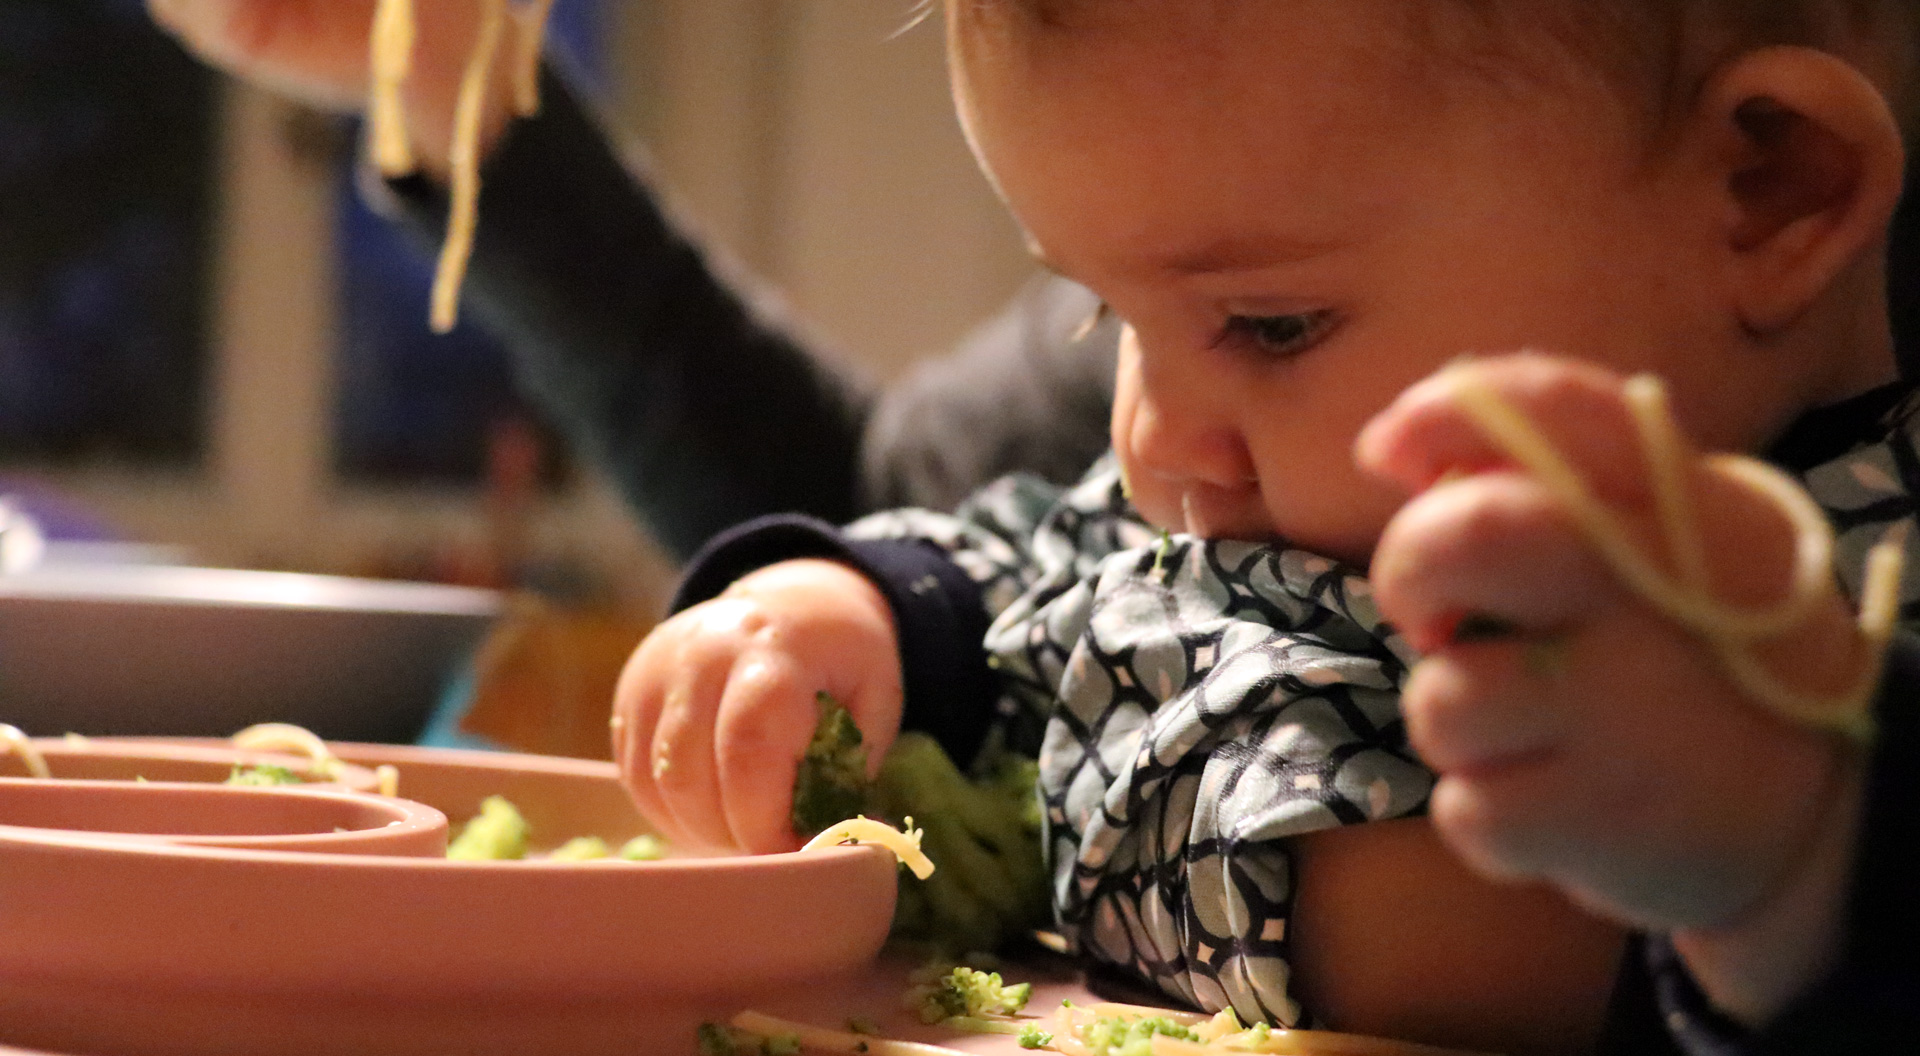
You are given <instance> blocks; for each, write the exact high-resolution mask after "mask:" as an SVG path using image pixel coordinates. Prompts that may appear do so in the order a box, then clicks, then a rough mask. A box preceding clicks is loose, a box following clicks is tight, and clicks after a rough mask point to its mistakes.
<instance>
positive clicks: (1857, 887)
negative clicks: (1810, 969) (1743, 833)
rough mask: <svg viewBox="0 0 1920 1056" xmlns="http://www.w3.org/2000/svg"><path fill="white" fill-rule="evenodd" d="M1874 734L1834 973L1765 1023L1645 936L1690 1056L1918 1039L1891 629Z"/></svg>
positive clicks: (1776, 1054) (1918, 685) (1910, 812)
mask: <svg viewBox="0 0 1920 1056" xmlns="http://www.w3.org/2000/svg"><path fill="white" fill-rule="evenodd" d="M1875 713H1876V717H1877V719H1878V721H1879V724H1880V736H1879V739H1878V741H1877V742H1876V743H1875V745H1874V751H1873V759H1872V763H1871V770H1870V772H1869V774H1868V778H1867V793H1866V794H1867V802H1866V814H1865V818H1864V821H1863V824H1862V827H1861V837H1860V846H1859V848H1858V849H1857V851H1856V855H1855V860H1854V877H1853V890H1852V893H1851V896H1850V901H1851V904H1850V905H1849V907H1848V924H1847V933H1846V936H1845V938H1844V940H1843V944H1842V947H1841V952H1840V959H1839V963H1838V964H1837V965H1836V967H1835V969H1834V971H1833V973H1832V974H1831V975H1829V976H1828V977H1827V978H1826V979H1825V980H1823V981H1822V982H1821V983H1820V984H1819V985H1818V986H1816V987H1815V988H1814V989H1813V990H1812V991H1810V992H1809V993H1807V994H1806V995H1805V996H1804V997H1802V998H1801V999H1800V1000H1798V1001H1796V1002H1795V1003H1794V1004H1793V1005H1791V1006H1789V1007H1788V1008H1787V1009H1786V1010H1785V1011H1784V1012H1783V1013H1781V1015H1780V1016H1779V1017H1778V1018H1777V1019H1775V1020H1774V1022H1772V1023H1770V1024H1768V1025H1767V1026H1766V1028H1765V1029H1763V1030H1759V1031H1748V1030H1745V1029H1743V1028H1741V1027H1740V1026H1739V1025H1738V1024H1736V1023H1733V1022H1732V1021H1731V1020H1729V1019H1727V1018H1726V1017H1725V1016H1723V1015H1721V1014H1719V1013H1718V1012H1716V1011H1715V1010H1714V1009H1713V1008H1712V1006H1711V1005H1710V1003H1709V1002H1708V1001H1707V998H1706V995H1705V994H1703V993H1702V992H1701V991H1700V988H1699V987H1698V986H1697V985H1695V983H1694V982H1693V979H1692V977H1691V976H1689V975H1688V974H1687V971H1686V967H1685V965H1684V964H1683V963H1682V962H1681V961H1680V958H1679V957H1678V956H1677V955H1676V954H1675V953H1674V951H1673V947H1672V946H1671V945H1670V944H1669V943H1667V942H1665V941H1664V940H1662V939H1660V938H1658V937H1654V938H1652V939H1650V940H1649V941H1648V942H1647V957H1648V962H1647V963H1648V968H1649V970H1650V972H1651V974H1652V976H1653V980H1654V988H1655V992H1656V995H1657V997H1658V999H1659V1003H1660V1007H1661V1010H1662V1012H1663V1013H1664V1016H1665V1019H1666V1022H1667V1024H1668V1026H1669V1028H1670V1029H1671V1030H1672V1031H1673V1033H1674V1036H1675V1037H1676V1039H1677V1040H1678V1041H1679V1042H1680V1043H1681V1046H1682V1048H1683V1049H1684V1050H1685V1051H1686V1052H1687V1053H1688V1054H1689V1056H1787V1054H1794V1056H1825V1054H1832V1056H1842V1054H1844V1056H1855V1054H1858V1053H1894V1052H1913V1051H1916V1049H1920V901H1917V900H1916V898H1915V894H1914V893H1915V885H1914V881H1913V871H1912V867H1911V866H1910V865H1909V864H1908V863H1909V862H1910V861H1911V860H1912V859H1911V858H1909V857H1908V856H1909V855H1911V854H1912V853H1913V843H1914V840H1915V838H1916V836H1920V764H1917V763H1916V760H1920V638H1916V637H1915V636H1913V635H1911V634H1902V635H1898V636H1896V637H1895V639H1894V642H1893V647H1892V649H1891V650H1890V651H1889V654H1888V657H1887V669H1886V674H1885V675H1884V677H1883V678H1882V680H1881V687H1880V696H1879V699H1878V700H1877V702H1876V704H1875Z"/></svg>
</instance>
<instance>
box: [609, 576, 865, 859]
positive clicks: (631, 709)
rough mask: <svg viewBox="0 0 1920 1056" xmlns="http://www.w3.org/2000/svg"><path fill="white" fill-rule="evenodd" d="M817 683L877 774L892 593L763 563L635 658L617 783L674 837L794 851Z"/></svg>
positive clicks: (617, 701) (619, 697) (616, 724)
mask: <svg viewBox="0 0 1920 1056" xmlns="http://www.w3.org/2000/svg"><path fill="white" fill-rule="evenodd" d="M823 691H824V692H826V693H829V694H832V695H833V697H834V698H835V699H836V700H838V701H840V702H841V703H843V704H845V705H846V707H847V710H848V711H849V712H851V713H852V715H853V719H854V722H855V723H856V724H858V725H859V727H860V732H861V734H862V735H863V736H864V738H865V742H866V746H867V750H868V755H867V758H868V765H869V768H870V769H869V772H870V773H871V771H872V769H873V768H877V767H878V766H879V761H880V758H881V757H882V756H883V755H885V754H886V750H887V748H888V747H889V746H891V745H892V743H893V739H894V735H895V734H896V733H897V732H898V731H899V728H900V710H901V673H900V648H899V639H898V635H897V633H896V632H895V630H894V625H893V613H892V610H891V609H890V608H889V607H888V605H887V601H886V598H885V597H884V596H883V595H882V594H881V593H880V591H879V589H878V588H876V587H875V586H874V585H873V584H872V582H870V581H869V580H868V579H867V578H866V577H865V576H863V575H861V574H860V573H858V572H856V571H854V570H853V569H851V568H849V567H847V566H845V565H842V564H839V563H837V562H833V561H826V560H816V559H804V560H797V561H785V562H781V563H779V564H776V565H769V566H767V567H766V568H762V569H759V570H758V571H755V572H753V573H750V574H749V575H746V576H744V577H742V578H741V579H740V580H739V581H738V582H736V583H735V584H734V585H733V586H732V587H730V588H728V589H727V592H726V593H725V594H722V595H721V596H719V597H717V598H714V599H713V600H711V601H706V602H703V603H701V604H699V605H695V606H693V607H692V608H689V609H687V610H685V611H684V612H681V613H679V614H677V615H675V616H674V617H672V618H671V619H669V620H667V621H666V622H664V623H662V624H661V625H660V626H659V627H657V628H655V629H654V631H653V633H652V634H650V635H648V636H647V638H646V640H645V641H643V642H641V643H640V648H639V649H637V650H635V652H634V654H633V658H632V659H631V660H629V661H628V662H627V667H626V670H625V671H624V672H623V673H622V674H621V676H620V684H619V687H618V689H616V690H615V693H614V711H613V748H614V757H615V759H616V760H617V761H618V762H619V764H620V775H621V780H622V781H624V782H625V783H626V786H627V790H628V791H629V792H630V793H631V794H632V795H633V799H634V802H635V803H636V804H638V806H639V808H640V811H641V813H643V814H645V815H646V816H647V819H648V820H649V821H651V822H652V823H653V824H654V825H655V826H656V827H657V828H658V829H659V830H660V833H661V835H663V836H665V837H666V838H667V839H668V840H670V841H672V842H674V843H677V844H681V845H683V846H688V847H691V848H698V849H708V850H713V849H732V850H741V851H746V852H748V853H752V854H767V853H772V852H775V851H786V850H792V849H794V848H795V847H797V846H799V838H798V837H797V836H795V835H794V832H793V824H792V820H791V817H790V814H791V811H792V805H793V781H794V775H795V774H796V772H797V771H798V768H799V763H800V757H801V755H802V754H803V753H804V752H805V750H806V746H807V742H808V740H810V739H811V737H812V735H813V728H814V724H815V722H816V721H817V720H818V717H819V713H818V710H817V707H816V705H815V697H816V695H817V694H819V693H821V692H823Z"/></svg>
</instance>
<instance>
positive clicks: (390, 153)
mask: <svg viewBox="0 0 1920 1056" xmlns="http://www.w3.org/2000/svg"><path fill="white" fill-rule="evenodd" d="M414 32H415V27H414V21H413V0H380V6H378V7H376V8H375V9H374V12H373V40H372V48H371V50H372V59H371V62H370V63H369V66H370V68H371V71H372V80H373V83H372V88H371V97H370V99H369V101H368V105H367V141H368V144H369V149H371V150H372V152H373V162H374V164H375V165H377V166H378V167H379V169H380V174H381V175H382V176H385V177H387V178H388V179H397V178H399V177H401V176H407V175H410V174H412V172H413V171H414V169H415V168H416V167H417V163H416V161H415V159H414V156H413V144H412V143H411V142H409V141H408V139H407V117H406V105H405V103H404V102H403V100H402V99H401V95H400V90H401V88H402V87H404V86H405V85H406V82H407V75H408V74H409V73H411V72H412V71H413V41H414Z"/></svg>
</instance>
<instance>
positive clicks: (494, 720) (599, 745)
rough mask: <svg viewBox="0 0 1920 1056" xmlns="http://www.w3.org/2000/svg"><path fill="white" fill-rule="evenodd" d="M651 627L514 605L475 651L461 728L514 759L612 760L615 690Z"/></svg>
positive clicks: (605, 615)
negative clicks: (519, 755) (523, 755)
mask: <svg viewBox="0 0 1920 1056" xmlns="http://www.w3.org/2000/svg"><path fill="white" fill-rule="evenodd" d="M654 623H655V621H654V619H653V618H651V617H648V616H641V615H638V614H635V613H632V612H627V611H622V610H617V609H606V608H595V609H569V608H562V607H559V606H555V605H552V604H549V603H547V602H544V601H541V600H539V599H538V598H534V597H531V596H528V597H521V598H516V599H514V600H513V601H512V602H511V603H510V604H509V605H508V607H507V611H506V613H505V614H504V615H503V616H502V617H501V620H500V622H499V623H498V624H497V625H496V626H495V628H494V631H493V635H492V637H490V638H489V639H488V640H487V643H486V645H485V646H484V647H483V648H482V649H481V650H480V658H479V661H478V665H477V670H476V672H475V676H474V694H473V703H472V705H471V706H470V707H469V709H468V711H467V714H466V716H465V717H464V718H463V719H461V721H460V728H461V729H462V730H463V731H465V732H467V733H472V734H477V735H479V736H481V737H486V738H488V739H490V740H493V741H496V742H498V743H500V744H501V745H504V746H506V747H508V748H511V749H513V750H515V751H521V752H532V753H535V754H539V755H566V756H573V757H575V758H581V759H611V758H612V757H613V752H612V745H611V739H610V737H609V736H608V733H607V718H608V716H609V715H611V714H612V708H613V689H614V685H615V683H617V682H618V681H619V679H620V670H621V668H623V667H625V666H626V662H627V657H629V656H631V655H632V654H633V650H634V648H635V647H636V646H638V645H639V644H640V639H642V638H644V637H646V634H647V632H648V631H649V630H652V629H653V625H654Z"/></svg>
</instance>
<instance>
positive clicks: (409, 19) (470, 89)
mask: <svg viewBox="0 0 1920 1056" xmlns="http://www.w3.org/2000/svg"><path fill="white" fill-rule="evenodd" d="M552 10H553V0H482V3H481V6H480V32H479V35H478V37H477V38H476V39H475V41H474V44H473V50H472V51H471V52H469V53H468V56H467V66H466V71H465V72H464V73H463V74H462V75H461V79H460V94H459V97H458V100H457V102H456V103H455V106H454V116H453V125H454V128H453V146H452V151H451V157H450V158H449V159H448V160H449V161H450V162H451V164H452V168H453V188H452V192H453V193H452V197H453V201H452V204H451V206H450V215H449V216H448V219H447V238H446V241H445V243H443V244H442V245H441V248H440V262H439V266H438V269H437V270H436V272H435V274H434V281H433V309H432V319H431V322H432V324H433V329H434V332H435V333H442V334H444V333H446V332H447V331H449V330H451V329H453V325H454V323H455V322H456V320H457V318H458V315H459V308H460V285H461V283H462V282H463V281H464V280H465V278H466V272H467V258H468V257H469V256H471V255H472V253H473V235H474V225H475V223H476V222H477V220H478V218H479V208H480V132H481V126H482V124H483V123H484V121H485V118H486V103H487V89H488V87H489V86H490V82H491V79H492V76H493V70H494V64H495V60H496V58H497V57H498V55H499V53H500V47H501V43H502V37H503V36H505V35H506V34H507V33H508V32H509V31H511V32H512V35H513V39H512V42H511V44H510V45H509V47H510V49H511V51H512V56H511V58H510V60H509V61H510V62H511V63H512V71H511V72H512V78H513V110H514V113H515V114H517V115H519V116H522V117H526V116H530V115H532V114H534V113H535V112H537V111H538V110H539V109H540V87H539V86H540V52H541V48H542V42H543V41H544V39H545V36H546V26H547V19H548V15H550V14H551V13H552ZM416 29H417V27H416V26H415V24H414V17H413V0H380V4H379V6H378V7H377V8H376V9H375V10H374V17H373V33H372V39H371V42H370V47H371V49H372V62H371V68H372V70H373V78H372V82H373V83H372V91H371V94H370V97H369V100H368V104H367V135H368V139H369V141H370V143H371V151H372V154H373V159H374V163H375V164H376V165H377V166H379V169H380V171H381V173H382V174H383V175H385V176H387V177H389V178H397V177H401V176H406V175H409V174H411V173H412V172H413V171H414V168H415V164H416V161H415V158H414V154H413V149H412V146H411V145H410V144H409V143H408V141H407V130H406V112H405V108H404V107H403V105H402V103H401V94H400V93H401V89H402V88H403V87H404V86H405V84H406V80H407V77H408V75H409V74H410V73H412V69H413V46H414V42H415V37H416Z"/></svg>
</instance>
